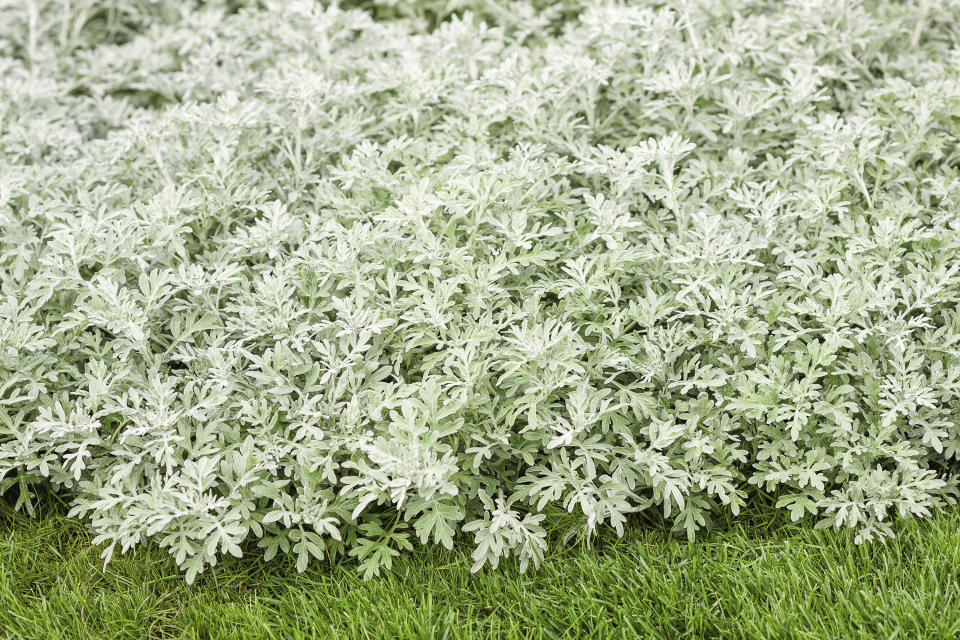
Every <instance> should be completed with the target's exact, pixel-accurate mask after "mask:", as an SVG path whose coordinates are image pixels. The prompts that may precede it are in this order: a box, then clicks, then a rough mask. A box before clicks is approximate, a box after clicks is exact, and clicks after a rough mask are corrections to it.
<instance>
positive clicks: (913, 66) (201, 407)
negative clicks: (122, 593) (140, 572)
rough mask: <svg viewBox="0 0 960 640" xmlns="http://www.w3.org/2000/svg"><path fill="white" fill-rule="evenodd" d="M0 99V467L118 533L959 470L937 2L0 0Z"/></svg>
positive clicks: (313, 524)
mask: <svg viewBox="0 0 960 640" xmlns="http://www.w3.org/2000/svg"><path fill="white" fill-rule="evenodd" d="M454 9H455V11H454ZM0 125H2V136H0V296H2V297H0V409H2V410H0V491H2V492H3V493H4V494H5V495H6V496H7V497H8V499H10V500H11V501H12V502H13V503H14V504H15V505H16V507H17V508H18V509H21V510H26V511H28V512H29V511H32V510H33V508H34V504H35V502H36V499H35V496H36V493H37V491H38V489H39V490H43V491H46V490H49V489H53V490H55V491H57V492H59V493H60V494H61V495H62V496H63V499H64V500H66V501H68V502H69V504H70V506H71V507H72V513H73V515H74V516H76V517H79V518H82V519H83V520H84V521H85V522H86V523H87V524H88V525H89V526H90V527H91V529H92V531H93V532H94V534H95V537H94V541H95V542H96V543H98V544H104V545H105V549H106V551H105V553H104V557H105V558H110V557H111V556H112V555H113V554H114V552H115V551H118V550H128V549H130V548H133V547H136V546H137V545H139V544H140V543H143V542H145V541H147V540H151V541H153V542H154V543H155V544H158V545H160V546H161V547H163V548H166V549H167V550H169V552H170V553H171V554H172V555H173V556H174V557H175V559H176V561H177V563H178V564H179V565H180V566H181V567H182V569H183V570H184V571H185V573H186V576H187V578H188V580H193V579H195V578H196V576H197V575H198V573H199V572H201V571H202V570H204V568H206V567H208V566H210V565H211V564H214V563H216V562H217V560H218V559H221V558H223V557H224V556H229V555H232V556H239V555H241V554H243V553H244V552H247V553H249V552H251V551H253V552H255V553H256V554H262V557H264V558H266V559H268V560H269V559H271V558H272V557H274V556H276V555H278V554H280V555H286V554H290V555H292V556H293V558H294V561H295V563H296V567H297V568H298V569H300V570H303V569H305V568H306V567H307V565H308V563H309V562H310V561H311V559H329V558H338V557H339V556H353V557H355V558H356V559H357V560H358V563H357V566H359V568H360V571H361V573H362V574H363V575H365V576H371V575H375V574H377V573H379V572H381V571H382V570H383V569H388V568H390V567H391V566H393V565H394V564H395V563H396V562H399V561H401V558H403V554H407V553H421V552H413V551H412V549H413V547H414V544H415V543H418V542H419V543H425V544H426V543H433V544H437V545H441V546H443V547H446V548H448V549H449V548H451V547H453V545H454V537H455V536H456V535H458V534H461V535H462V537H464V538H467V539H469V540H471V541H472V544H473V566H474V569H480V568H482V567H484V566H492V567H496V566H497V565H498V563H499V562H500V561H501V560H502V559H503V558H505V557H507V556H510V557H511V560H512V559H517V560H518V562H519V567H520V568H521V569H522V568H526V567H527V565H529V564H539V563H540V562H541V561H542V560H543V558H544V556H545V554H546V553H548V548H547V529H548V528H551V527H553V526H554V523H557V522H564V523H566V524H568V525H569V527H568V530H567V532H566V533H567V536H566V539H567V540H573V539H583V538H584V537H591V536H594V535H597V533H598V532H599V531H605V530H607V529H609V530H612V531H614V532H616V533H623V532H624V525H625V523H626V521H627V518H628V516H631V515H632V514H635V513H637V512H642V511H644V510H648V509H649V510H656V511H657V512H659V513H661V514H662V515H663V516H664V518H665V519H666V521H667V523H668V524H669V526H670V527H672V528H673V529H674V530H675V531H676V532H678V533H682V534H686V535H687V536H689V537H691V538H692V537H694V536H695V535H696V534H697V533H698V532H700V531H702V530H703V529H704V528H707V527H709V526H710V523H711V521H712V519H713V518H715V517H717V516H720V517H722V518H727V517H728V516H735V515H736V514H738V513H739V512H740V510H741V509H742V508H744V507H745V506H748V505H747V503H748V497H749V496H755V497H756V496H759V497H760V498H761V499H771V500H772V501H773V502H774V503H775V504H776V505H777V506H778V507H779V508H781V509H784V510H786V511H787V512H788V513H789V515H790V517H792V518H794V519H797V520H802V522H803V523H804V526H813V525H814V524H816V525H818V526H822V527H832V528H850V529H852V530H853V535H854V536H855V537H856V539H857V540H863V539H871V538H873V537H876V536H878V535H879V536H885V535H888V534H890V533H891V531H892V530H891V528H890V522H891V519H893V518H896V517H898V516H899V517H902V518H909V517H913V516H927V515H930V513H931V511H932V510H935V509H938V508H940V507H942V506H943V505H946V504H948V503H950V502H952V501H953V500H954V495H955V493H956V488H957V483H956V480H955V479H954V477H953V476H952V472H951V469H952V468H953V465H954V463H955V459H956V456H957V452H958V450H960V425H958V422H957V416H958V415H960V351H958V342H960V310H958V309H957V302H958V300H960V257H958V247H960V217H958V214H960V181H958V163H960V152H958V145H957V140H958V135H960V3H958V2H957V1H956V0H944V1H940V2H886V1H883V2H876V1H875V2H867V1H863V2H855V1H852V0H850V1H843V2H837V1H835V0H802V1H801V0H797V1H793V2H780V1H779V0H778V1H772V0H771V1H758V0H727V1H717V0H702V1H699V2H698V1H690V2H685V3H678V4H676V5H674V3H667V4H664V3H659V2H625V3H615V2H607V1H605V0H566V1H564V2H533V1H530V2H514V3H510V4H505V3H498V2H485V1H475V2H474V1H467V2H460V3H453V2H440V1H438V2H372V3H355V4H351V5H345V6H343V7H340V6H337V5H330V4H327V3H321V2H312V1H306V0H302V1H295V2H268V1H264V2H249V3H223V2H210V3H206V2H204V3H192V2H179V1H178V2H172V1H171V2H162V1H161V2H155V1H146V0H132V1H125V2H111V1H106V2H95V1H90V0H77V1H75V2H71V3H63V2H59V1H45V0H29V1H25V2H14V3H3V4H0ZM810 535H813V534H810ZM559 538H560V539H563V538H564V536H559ZM554 544H555V546H556V544H558V542H557V541H555V543H554ZM559 544H561V545H562V542H559ZM411 557H415V556H411ZM404 562H406V560H404ZM614 562H620V561H614ZM489 579H490V580H495V579H494V578H489Z"/></svg>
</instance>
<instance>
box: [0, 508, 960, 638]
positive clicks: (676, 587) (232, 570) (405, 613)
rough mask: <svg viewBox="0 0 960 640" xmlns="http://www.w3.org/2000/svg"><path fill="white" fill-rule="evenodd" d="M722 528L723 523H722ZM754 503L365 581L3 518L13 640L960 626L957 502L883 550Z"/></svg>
mask: <svg viewBox="0 0 960 640" xmlns="http://www.w3.org/2000/svg"><path fill="white" fill-rule="evenodd" d="M727 525H729V527H728V526H727ZM853 537H854V536H853V534H852V533H849V532H847V531H841V532H834V531H817V530H814V529H812V528H811V527H809V526H806V525H804V524H802V523H797V524H792V523H790V521H789V518H788V517H786V514H783V513H782V512H781V513H779V515H778V513H777V512H776V511H774V510H772V509H756V510H753V511H751V512H749V513H746V514H744V515H743V516H741V517H739V518H737V519H736V521H735V522H727V523H725V525H724V527H723V528H722V529H715V530H713V531H711V532H710V533H708V534H706V535H705V536H702V537H701V538H700V539H698V540H697V541H696V542H695V543H693V544H688V543H687V542H686V541H682V540H681V541H678V540H676V539H674V538H672V537H670V536H669V535H666V533H665V530H664V528H663V527H662V526H659V525H657V524H656V523H646V526H635V527H631V528H630V529H629V530H628V531H627V533H626V535H625V536H624V537H623V538H622V539H617V538H616V537H615V536H609V537H608V538H607V539H606V540H604V541H602V542H601V544H599V545H598V546H595V547H594V548H593V549H585V548H583V547H582V546H577V547H567V546H563V545H557V546H555V547H552V548H551V551H550V552H549V553H548V555H547V557H546V559H545V560H544V562H543V564H542V565H541V567H540V568H539V569H538V570H536V571H531V572H527V573H526V574H519V573H518V572H517V565H516V563H515V562H512V561H508V564H509V565H510V566H509V567H504V568H501V570H499V571H484V572H482V573H475V574H470V573H469V568H470V564H471V562H472V560H471V557H470V556H471V553H472V549H471V548H470V545H469V544H459V543H458V544H457V545H455V547H454V549H453V550H452V551H446V550H444V549H442V548H440V547H436V546H430V547H418V548H417V549H415V550H414V551H412V552H410V553H408V554H404V555H403V556H402V557H400V558H398V559H397V561H396V563H395V565H394V568H393V569H392V570H391V571H389V572H386V574H385V575H383V576H381V577H379V578H376V579H373V580H369V581H364V580H363V579H362V577H361V576H359V575H358V574H357V572H356V570H355V567H354V566H352V565H351V564H350V563H349V562H348V563H345V564H341V565H338V566H335V567H333V568H332V569H331V568H328V567H324V566H322V565H314V566H311V567H310V568H308V569H307V571H306V572H305V573H302V574H298V573H296V571H295V569H294V566H293V565H294V561H293V559H292V558H288V559H284V560H281V561H279V563H276V562H275V563H271V564H264V563H263V562H261V561H260V560H259V559H257V558H255V557H250V558H243V559H242V560H230V561H228V562H227V563H225V564H223V565H221V566H218V567H217V569H216V570H215V571H212V572H208V573H207V574H204V575H203V576H202V577H201V578H199V579H198V580H197V581H196V582H195V583H194V584H192V585H187V584H185V583H184V581H183V580H182V579H180V578H178V577H176V575H175V573H176V566H175V564H174V562H173V560H172V559H170V557H169V556H168V555H167V554H166V553H164V552H163V551H162V550H160V549H158V548H156V547H154V546H146V547H141V548H138V549H137V550H136V551H134V552H132V553H130V554H128V555H125V556H122V557H118V558H117V559H116V560H115V561H114V562H112V563H111V564H110V566H109V567H108V568H107V570H106V572H102V571H101V562H100V560H99V558H98V557H97V550H96V548H94V547H91V545H90V535H89V533H88V532H87V531H86V530H85V528H84V527H83V526H82V525H81V524H78V523H77V521H76V520H73V519H67V518H64V517H63V516H62V514H61V515H48V516H46V517H44V518H42V519H40V520H39V522H38V521H36V520H31V519H28V518H26V517H23V516H20V517H16V518H13V517H11V516H10V513H9V511H4V512H2V513H0V629H2V630H3V631H2V632H0V637H3V638H4V639H5V640H8V639H9V640H21V639H22V640H74V639H76V638H96V639H97V640H125V639H127V638H136V639H137V640H160V639H166V638H183V639H185V640H201V639H202V640H221V639H222V640H228V639H233V638H244V639H250V640H268V639H269V640H274V639H280V638H283V639H285V640H299V639H301V638H304V639H305V638H310V639H324V638H369V639H374V638H384V639H388V638H389V639H394V638H424V639H426V638H448V639H450V640H460V639H464V640H466V639H470V640H473V639H478V640H479V639H481V638H484V639H490V640H494V639H496V640H510V639H514V638H515V639H517V640H519V639H529V638H533V639H543V640H553V639H555V638H562V639H571V640H573V639H577V640H580V639H582V638H589V639H606V638H624V639H631V640H632V639H635V638H671V639H674V638H676V639H682V638H698V639H699V638H742V639H744V640H767V639H773V638H776V639H777V640H820V639H822V638H844V639H850V640H874V639H876V638H911V639H916V640H935V639H936V640H939V639H942V640H947V639H951V638H956V637H957V635H958V634H960V584H958V581H957V567H958V566H960V512H958V511H957V510H956V509H955V508H951V509H949V510H947V511H945V512H943V513H939V514H937V515H935V516H933V517H932V518H925V519H921V520H914V521H912V522H910V523H904V524H900V525H898V526H897V537H896V538H895V539H893V540H889V541H887V542H886V543H885V544H869V545H862V544H860V545H858V544H856V543H855V542H854V540H853Z"/></svg>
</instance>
